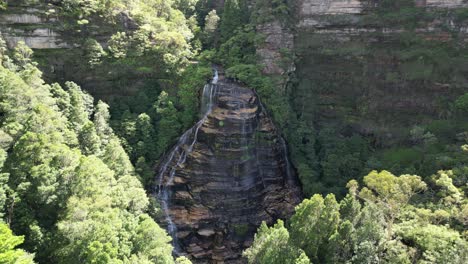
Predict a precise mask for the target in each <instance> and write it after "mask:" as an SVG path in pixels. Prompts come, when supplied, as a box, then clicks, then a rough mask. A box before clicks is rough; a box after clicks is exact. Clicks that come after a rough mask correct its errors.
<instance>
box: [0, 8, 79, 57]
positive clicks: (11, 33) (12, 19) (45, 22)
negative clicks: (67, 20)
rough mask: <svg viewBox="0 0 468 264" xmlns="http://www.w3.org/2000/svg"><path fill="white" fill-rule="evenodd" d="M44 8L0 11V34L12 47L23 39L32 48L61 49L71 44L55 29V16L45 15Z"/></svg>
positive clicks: (69, 46)
mask: <svg viewBox="0 0 468 264" xmlns="http://www.w3.org/2000/svg"><path fill="white" fill-rule="evenodd" d="M45 12H46V9H45V8H41V6H40V5H38V8H32V7H14V6H13V7H10V8H9V9H8V13H1V12H0V34H1V35H2V37H3V38H4V39H5V41H6V42H7V44H8V46H10V47H13V46H15V45H16V44H17V43H18V42H19V41H23V42H25V43H26V45H28V46H29V47H30V48H32V49H61V48H71V47H72V46H71V45H70V44H68V43H67V42H66V41H64V40H63V39H62V37H61V35H60V33H58V31H57V30H55V26H57V18H56V17H54V16H52V17H49V16H47V15H45Z"/></svg>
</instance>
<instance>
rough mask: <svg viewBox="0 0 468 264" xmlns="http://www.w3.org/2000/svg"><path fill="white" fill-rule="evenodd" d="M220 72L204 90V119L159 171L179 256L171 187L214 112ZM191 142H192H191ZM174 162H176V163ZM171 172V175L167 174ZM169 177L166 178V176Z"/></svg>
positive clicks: (165, 209)
mask: <svg viewBox="0 0 468 264" xmlns="http://www.w3.org/2000/svg"><path fill="white" fill-rule="evenodd" d="M218 79H219V76H218V71H217V70H215V71H214V76H213V80H212V81H211V83H210V84H206V85H205V87H204V88H203V93H202V98H201V114H202V118H201V119H200V121H198V122H197V123H196V124H195V126H193V127H192V128H190V129H189V130H187V131H186V132H185V133H184V134H183V135H182V136H181V137H180V138H179V140H178V141H177V144H176V145H175V146H174V148H173V150H172V151H171V152H170V154H169V155H168V156H167V157H168V158H167V159H166V160H164V161H163V164H162V166H161V167H160V169H159V171H158V176H157V179H158V194H157V196H158V199H159V201H160V203H161V208H162V211H163V213H164V217H165V220H166V223H167V232H168V233H169V235H170V236H171V237H172V244H173V247H174V253H175V254H176V255H179V254H180V253H181V252H180V251H181V248H180V245H179V243H178V241H177V226H176V225H175V224H174V221H173V220H172V217H171V215H170V213H169V207H170V198H171V195H172V191H171V186H172V185H173V183H174V177H175V173H176V170H177V168H179V167H181V166H182V165H183V164H184V163H185V161H186V159H187V156H188V155H189V154H190V153H191V152H192V150H193V147H194V145H195V144H196V142H197V138H198V132H199V130H200V128H201V126H202V125H203V123H204V122H205V121H206V120H207V118H208V115H209V114H210V113H211V111H212V110H213V105H214V103H215V99H216V95H217V92H218V85H217V83H218ZM190 140H191V141H190ZM174 161H176V162H175V163H174ZM168 172H169V174H167V173H168ZM166 175H167V176H168V177H165V176H166Z"/></svg>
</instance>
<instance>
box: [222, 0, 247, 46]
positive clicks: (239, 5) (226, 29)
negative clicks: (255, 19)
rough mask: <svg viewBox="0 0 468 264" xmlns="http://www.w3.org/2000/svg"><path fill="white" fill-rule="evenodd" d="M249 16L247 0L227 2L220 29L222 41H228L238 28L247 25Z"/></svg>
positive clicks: (227, 0) (228, 0) (229, 0)
mask: <svg viewBox="0 0 468 264" xmlns="http://www.w3.org/2000/svg"><path fill="white" fill-rule="evenodd" d="M249 16H250V15H249V11H248V8H247V3H246V1H245V0H226V1H225V2H224V11H223V15H222V18H221V25H220V28H219V29H220V33H221V39H222V41H223V42H224V41H227V40H228V39H229V38H230V37H231V36H233V35H234V32H235V30H236V29H237V28H238V27H241V26H242V25H245V24H247V23H248V21H249Z"/></svg>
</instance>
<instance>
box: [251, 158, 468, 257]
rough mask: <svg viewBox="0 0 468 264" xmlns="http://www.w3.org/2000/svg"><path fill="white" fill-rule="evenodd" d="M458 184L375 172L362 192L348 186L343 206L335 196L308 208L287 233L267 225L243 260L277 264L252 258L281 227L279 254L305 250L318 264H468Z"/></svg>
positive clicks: (299, 211) (442, 177)
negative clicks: (268, 235)
mask: <svg viewBox="0 0 468 264" xmlns="http://www.w3.org/2000/svg"><path fill="white" fill-rule="evenodd" d="M465 168H466V166H465ZM454 177H455V175H454V174H453V172H452V171H447V172H442V171H441V172H439V174H438V175H434V176H433V179H432V180H431V182H430V183H425V182H423V181H422V180H421V178H420V177H419V176H412V175H402V176H399V177H396V176H394V175H393V174H391V173H390V172H387V171H382V172H376V171H373V172H371V173H370V174H369V175H367V176H365V177H364V186H363V187H362V188H361V189H360V188H359V186H358V183H357V181H354V180H353V181H350V182H349V183H348V185H347V187H348V189H349V193H348V195H347V196H346V197H345V198H344V199H342V200H341V202H340V203H338V202H337V201H336V200H335V197H334V195H328V196H327V197H325V198H323V197H322V196H321V195H318V194H316V195H314V196H313V197H312V198H311V199H306V200H304V201H303V202H302V203H301V204H300V205H298V206H297V207H296V213H295V214H294V215H293V216H292V218H291V220H290V223H289V227H288V229H285V228H284V227H283V225H282V222H278V224H277V225H275V226H274V227H272V228H268V227H267V226H266V225H263V226H262V227H260V229H259V230H258V233H257V235H256V239H255V241H254V243H253V245H252V247H251V248H249V249H247V250H246V252H245V254H246V255H247V256H248V257H250V258H249V263H272V262H269V260H264V259H253V258H252V256H256V255H255V254H252V253H253V252H257V251H258V249H259V248H262V247H263V244H262V243H264V242H263V240H260V239H258V237H264V236H265V235H264V234H265V233H266V231H270V232H271V230H276V229H279V228H278V227H280V228H281V229H280V230H282V234H284V235H283V237H282V238H281V239H278V241H281V242H282V244H281V247H284V248H288V247H289V248H299V249H302V250H304V252H305V254H306V255H307V257H309V258H310V260H312V261H313V262H315V263H465V262H466V261H467V260H468V255H467V253H466V252H467V251H466V249H467V248H468V241H467V240H466V237H465V236H464V233H463V232H465V231H466V222H464V224H462V225H461V226H460V225H459V222H458V220H456V221H449V220H448V218H452V217H455V218H456V217H457V216H456V215H457V213H454V212H461V211H463V210H464V209H463V208H464V205H463V204H466V202H467V199H466V195H465V194H464V193H463V192H462V191H461V190H460V189H459V188H460V187H456V186H455V185H453V184H452V179H453V178H454ZM433 184H435V185H433ZM428 186H433V187H431V189H428ZM437 191H438V193H439V195H438V197H437V198H435V197H434V196H433V193H434V192H437ZM449 212H451V213H449ZM278 225H279V226H278ZM288 230H289V232H288ZM288 233H290V234H291V236H290V237H289V236H286V235H287V234H288ZM286 241H287V242H286ZM268 248H278V245H275V246H269V247H268ZM272 251H274V250H272ZM267 252H268V251H267ZM279 252H282V251H278V252H276V253H277V254H279ZM257 254H258V255H260V254H259V253H257ZM270 255H271V253H270ZM260 256H261V255H260ZM273 263H276V262H273ZM278 263H293V262H278Z"/></svg>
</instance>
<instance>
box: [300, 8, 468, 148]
mask: <svg viewBox="0 0 468 264" xmlns="http://www.w3.org/2000/svg"><path fill="white" fill-rule="evenodd" d="M386 2H389V1H386ZM382 3H383V2H382V1H374V0H370V1H359V0H301V1H299V2H298V5H297V9H296V14H297V17H298V20H297V23H296V25H295V28H296V34H295V39H294V48H295V51H296V54H297V56H298V60H297V63H296V66H297V71H296V74H297V76H298V79H299V84H298V85H297V86H296V88H295V90H294V91H293V93H294V94H293V96H292V99H293V100H294V105H295V106H296V109H297V111H298V112H299V114H300V115H301V116H303V117H304V118H305V119H306V120H308V121H311V122H314V123H316V124H318V126H319V127H322V126H329V125H337V124H338V125H339V126H348V127H351V128H352V130H353V131H354V132H357V133H360V134H361V135H367V136H371V137H374V139H375V141H376V142H378V144H382V145H386V146H389V145H392V144H394V143H395V142H398V141H399V140H401V136H402V135H403V134H406V133H407V132H406V131H404V130H405V129H407V128H409V127H410V126H412V125H415V124H418V123H424V122H426V123H427V122H431V120H435V119H440V118H448V117H449V116H450V113H448V112H447V109H449V106H448V104H449V103H450V102H453V101H454V100H455V98H457V97H458V96H460V95H461V94H463V93H464V92H466V91H467V86H468V81H467V78H466V76H468V72H467V68H466V61H465V62H463V61H461V60H459V59H458V58H459V57H460V56H461V54H466V51H467V47H466V46H467V45H466V43H467V42H468V23H467V20H466V19H464V17H465V15H464V14H466V10H467V9H466V8H467V7H468V2H467V1H463V0H454V1H444V0H442V1H441V0H438V1H437V0H418V1H409V0H408V1H398V5H395V6H391V5H390V6H385V5H383V4H382ZM415 117H417V118H416V119H417V121H416V122H415Z"/></svg>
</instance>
